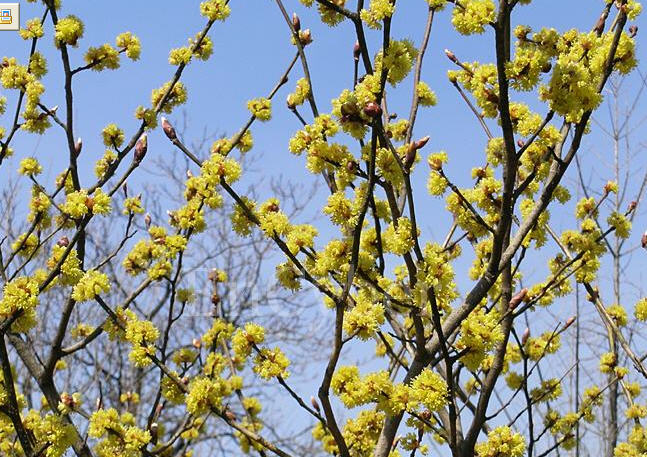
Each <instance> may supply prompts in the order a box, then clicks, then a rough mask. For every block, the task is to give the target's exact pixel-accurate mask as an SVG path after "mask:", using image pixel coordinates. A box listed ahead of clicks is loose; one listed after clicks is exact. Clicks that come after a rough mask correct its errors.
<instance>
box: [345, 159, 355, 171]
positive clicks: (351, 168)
mask: <svg viewBox="0 0 647 457" xmlns="http://www.w3.org/2000/svg"><path fill="white" fill-rule="evenodd" d="M356 168H357V164H356V163H355V161H354V160H349V161H348V162H347V163H346V170H348V172H349V173H353V172H354V171H355V169H356Z"/></svg>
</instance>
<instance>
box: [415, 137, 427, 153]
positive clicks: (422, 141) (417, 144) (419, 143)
mask: <svg viewBox="0 0 647 457" xmlns="http://www.w3.org/2000/svg"><path fill="white" fill-rule="evenodd" d="M428 142H429V135H427V136H425V137H423V138H420V139H419V140H418V141H416V142H415V148H416V151H417V150H418V149H422V148H424V147H425V145H426V144H427V143H428Z"/></svg>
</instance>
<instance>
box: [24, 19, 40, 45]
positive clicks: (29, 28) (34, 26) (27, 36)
mask: <svg viewBox="0 0 647 457" xmlns="http://www.w3.org/2000/svg"><path fill="white" fill-rule="evenodd" d="M19 33H20V37H21V38H22V39H23V40H32V39H34V38H40V37H42V36H43V33H44V32H43V23H42V22H41V20H40V18H37V17H35V18H33V19H29V20H28V21H27V22H26V24H25V28H24V29H20V31H19Z"/></svg>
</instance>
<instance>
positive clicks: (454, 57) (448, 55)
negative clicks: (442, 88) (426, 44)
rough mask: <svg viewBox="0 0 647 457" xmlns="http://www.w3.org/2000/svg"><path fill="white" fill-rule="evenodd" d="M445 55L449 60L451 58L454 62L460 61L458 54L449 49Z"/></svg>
mask: <svg viewBox="0 0 647 457" xmlns="http://www.w3.org/2000/svg"><path fill="white" fill-rule="evenodd" d="M445 55H446V56H447V58H448V59H449V60H451V61H452V62H454V63H458V59H457V58H456V54H454V53H453V52H451V51H450V50H449V49H445Z"/></svg>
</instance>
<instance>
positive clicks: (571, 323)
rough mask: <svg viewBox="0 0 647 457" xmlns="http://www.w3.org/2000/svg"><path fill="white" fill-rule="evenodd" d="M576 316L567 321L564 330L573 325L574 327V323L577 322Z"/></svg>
mask: <svg viewBox="0 0 647 457" xmlns="http://www.w3.org/2000/svg"><path fill="white" fill-rule="evenodd" d="M575 319H576V318H575V316H571V317H569V318H568V319H567V320H566V323H565V324H564V330H566V329H567V328H569V327H570V326H571V325H573V322H575Z"/></svg>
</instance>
